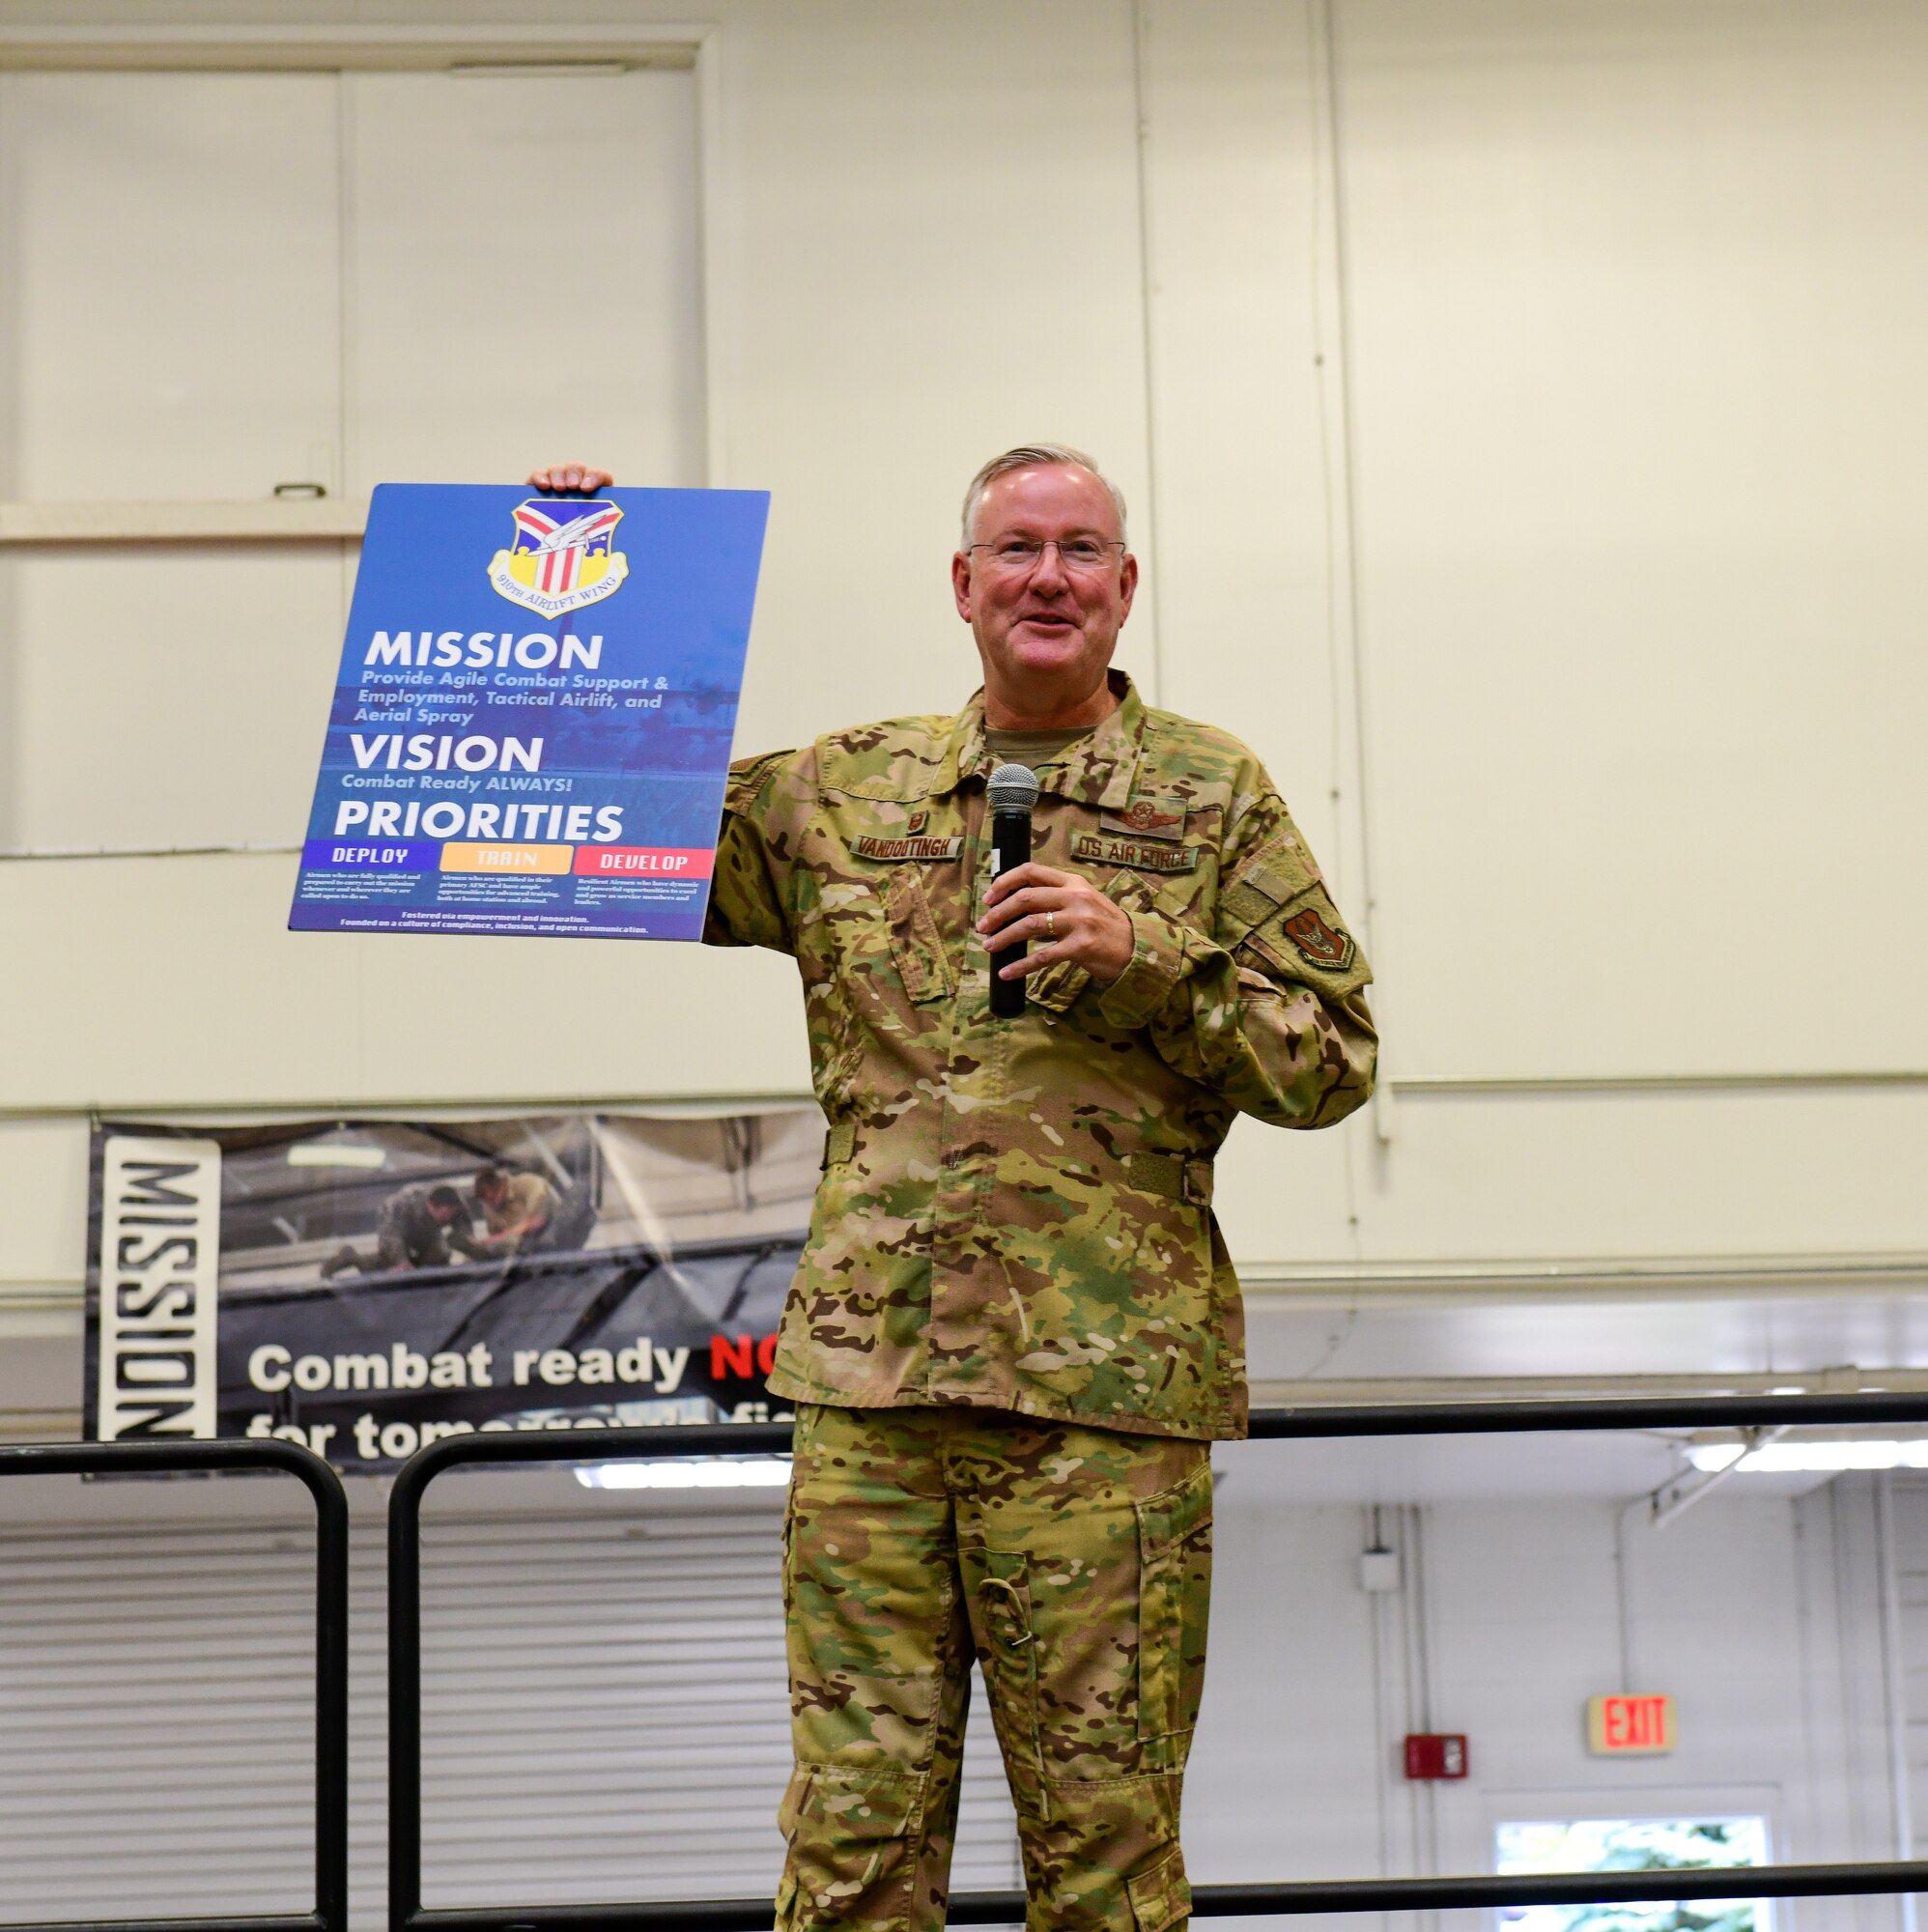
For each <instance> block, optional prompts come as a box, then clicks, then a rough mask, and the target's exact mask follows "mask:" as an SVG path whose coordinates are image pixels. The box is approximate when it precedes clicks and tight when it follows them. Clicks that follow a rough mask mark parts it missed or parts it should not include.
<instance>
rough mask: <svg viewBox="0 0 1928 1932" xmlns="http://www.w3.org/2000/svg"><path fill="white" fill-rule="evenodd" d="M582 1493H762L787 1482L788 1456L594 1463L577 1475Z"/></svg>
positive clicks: (680, 1457)
mask: <svg viewBox="0 0 1928 1932" xmlns="http://www.w3.org/2000/svg"><path fill="white" fill-rule="evenodd" d="M576 1480H577V1481H578V1482H579V1483H581V1485H582V1487H583V1488H584V1489H585V1490H763V1489H776V1488H778V1487H780V1485H781V1484H784V1483H787V1482H788V1481H789V1480H790V1459H789V1458H788V1457H787V1456H695V1457H692V1456H673V1457H665V1458H663V1459H662V1460H660V1461H657V1462H638V1463H587V1464H585V1465H583V1466H582V1467H581V1468H579V1469H578V1470H577V1471H576Z"/></svg>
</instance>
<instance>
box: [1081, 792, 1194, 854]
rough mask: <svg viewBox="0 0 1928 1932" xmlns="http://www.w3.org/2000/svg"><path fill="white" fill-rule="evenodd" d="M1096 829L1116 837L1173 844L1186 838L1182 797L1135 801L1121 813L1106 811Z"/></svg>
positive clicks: (1139, 799) (1136, 799)
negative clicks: (1149, 839) (1152, 839)
mask: <svg viewBox="0 0 1928 1932" xmlns="http://www.w3.org/2000/svg"><path fill="white" fill-rule="evenodd" d="M1098 830H1099V831H1100V832H1109V833H1111V834H1112V835H1113V836H1114V837H1115V838H1157V839H1161V840H1170V841H1171V842H1172V843H1174V844H1176V843H1177V841H1178V840H1179V839H1181V838H1183V837H1184V836H1185V802H1184V800H1183V799H1181V798H1135V799H1133V800H1132V801H1131V803H1130V804H1129V805H1128V806H1126V807H1125V809H1124V810H1122V811H1115V812H1114V811H1108V812H1106V813H1105V814H1104V816H1103V817H1102V818H1100V819H1099V820H1098Z"/></svg>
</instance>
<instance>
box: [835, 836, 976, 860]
mask: <svg viewBox="0 0 1928 1932" xmlns="http://www.w3.org/2000/svg"><path fill="white" fill-rule="evenodd" d="M850 849H851V850H852V851H853V852H854V853H856V855H857V856H858V857H859V858H860V859H955V858H958V857H960V856H961V855H962V853H963V850H964V836H963V834H962V833H958V834H956V835H955V836H954V837H952V838H853V839H852V840H851V841H850Z"/></svg>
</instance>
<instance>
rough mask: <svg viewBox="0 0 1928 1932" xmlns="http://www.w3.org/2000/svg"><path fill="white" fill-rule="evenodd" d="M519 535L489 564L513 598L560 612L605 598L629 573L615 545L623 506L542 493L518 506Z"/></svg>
mask: <svg viewBox="0 0 1928 1932" xmlns="http://www.w3.org/2000/svg"><path fill="white" fill-rule="evenodd" d="M512 514H513V515H514V517H515V520H516V539H515V543H514V545H513V546H512V547H511V548H510V549H508V550H498V551H497V552H496V554H495V556H494V557H493V558H492V559H491V560H490V564H489V582H491V583H492V584H494V585H495V586H496V590H497V591H499V592H500V593H501V595H502V596H504V597H506V598H507V599H508V600H509V601H510V603H512V604H522V605H525V606H526V607H527V608H528V609H529V610H531V611H536V612H537V613H538V614H539V615H541V616H544V617H559V616H561V615H562V613H563V612H564V611H580V610H581V608H582V606H583V605H585V604H596V603H600V602H601V601H602V599H603V598H605V597H607V596H609V595H610V592H611V591H613V590H615V589H617V588H618V587H619V586H620V585H621V583H622V581H623V579H624V578H626V577H627V576H628V575H629V559H628V558H627V557H626V556H624V555H623V554H622V552H621V551H619V550H617V549H615V548H614V537H615V530H616V526H617V525H618V524H619V523H621V522H622V515H623V513H622V511H621V510H619V509H618V508H617V507H616V506H615V504H613V503H599V502H597V501H595V500H594V499H593V498H591V499H589V500H587V501H583V500H581V499H576V498H570V497H533V498H531V499H530V500H529V501H528V502H526V503H518V504H517V505H516V507H515V510H514V511H513V512H512Z"/></svg>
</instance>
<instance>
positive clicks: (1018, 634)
mask: <svg viewBox="0 0 1928 1932" xmlns="http://www.w3.org/2000/svg"><path fill="white" fill-rule="evenodd" d="M1121 535H1122V532H1121V531H1120V528H1119V526H1118V509H1117V506H1116V505H1115V504H1114V503H1113V502H1112V499H1111V493H1110V492H1109V491H1108V490H1107V489H1106V488H1105V486H1104V485H1103V484H1102V483H1100V482H1099V481H1098V479H1097V478H1096V477H1095V476H1093V475H1092V472H1091V471H1090V470H1089V469H1084V468H1082V467H1081V466H1079V465H1076V464H1068V463H1043V464H1038V465H1037V466H1036V467H1035V468H1034V469H1012V470H1008V471H1007V472H1006V473H1005V474H1004V475H1002V476H1000V477H997V478H996V479H995V480H994V481H993V482H992V483H991V485H990V487H989V488H988V489H987V490H986V491H985V492H984V496H983V500H982V501H981V502H980V503H979V504H978V516H977V524H976V527H975V528H974V529H973V530H972V533H971V541H972V543H973V544H974V545H976V544H989V545H991V546H992V548H991V549H989V550H978V549H973V550H968V551H959V552H958V553H957V554H956V556H955V557H953V558H952V559H951V566H950V577H951V587H952V589H953V590H954V591H955V592H956V597H957V611H958V615H959V616H961V617H963V618H964V620H965V621H966V622H967V623H968V624H969V625H970V626H971V630H972V634H973V635H974V636H975V637H976V638H977V640H978V654H979V655H980V656H981V657H982V658H983V661H984V683H985V688H986V691H987V693H989V694H990V695H991V696H994V697H1002V698H1004V700H1005V701H1006V702H1007V704H1012V705H1014V706H1015V708H1017V709H1019V710H1021V711H1026V712H1031V713H1036V714H1039V715H1041V714H1043V713H1046V712H1050V711H1055V710H1059V709H1063V708H1065V707H1067V706H1070V705H1075V704H1077V703H1078V702H1080V701H1081V700H1083V699H1084V698H1085V697H1087V696H1090V694H1091V693H1092V692H1093V691H1095V690H1096V689H1097V688H1098V687H1099V686H1100V685H1101V684H1102V683H1103V681H1104V674H1105V670H1106V668H1107V667H1108V666H1109V665H1110V663H1111V659H1112V652H1113V651H1114V650H1115V649H1116V648H1117V646H1118V634H1119V631H1120V628H1121V627H1122V625H1123V623H1124V620H1125V618H1126V617H1127V616H1128V615H1129V614H1130V611H1131V599H1132V594H1133V592H1134V591H1135V590H1136V589H1137V587H1138V560H1137V558H1135V557H1132V556H1128V555H1127V556H1125V557H1123V559H1122V561H1120V553H1119V552H1118V551H1116V550H1112V551H1107V552H1105V553H1104V561H1103V564H1102V566H1101V567H1100V568H1098V569H1095V570H1078V569H1073V568H1071V567H1069V566H1067V565H1066V564H1065V562H1064V560H1063V555H1062V554H1061V553H1060V551H1059V549H1058V547H1057V546H1058V543H1059V542H1063V543H1071V542H1073V541H1075V540H1076V539H1078V538H1081V537H1082V538H1085V539H1088V540H1095V541H1096V542H1098V543H1105V544H1114V543H1117V542H1118V541H1119V540H1120V537H1121ZM1047 538H1048V539H1053V540H1054V541H1053V542H1052V543H1051V545H1050V547H1049V548H1047V549H1045V550H1044V551H1042V552H1041V553H1040V554H1038V556H1037V558H1036V560H1035V562H1031V563H1026V564H1023V565H1021V566H1019V567H1012V566H1011V565H1009V564H1008V563H1004V564H1001V563H1000V562H999V560H998V551H997V546H998V545H1000V544H1002V543H1007V542H1012V541H1016V540H1021V539H1029V540H1031V541H1032V542H1042V541H1044V540H1045V539H1047Z"/></svg>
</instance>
